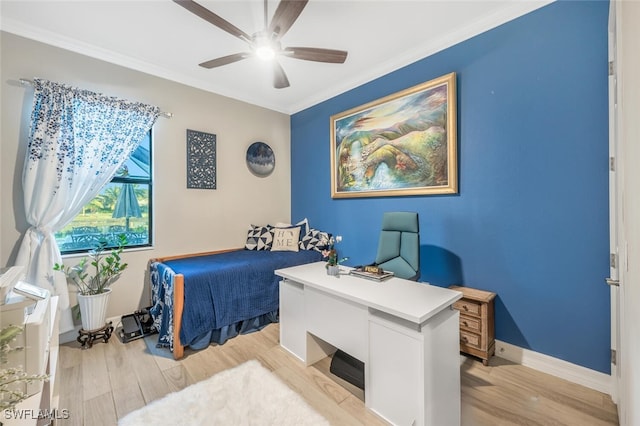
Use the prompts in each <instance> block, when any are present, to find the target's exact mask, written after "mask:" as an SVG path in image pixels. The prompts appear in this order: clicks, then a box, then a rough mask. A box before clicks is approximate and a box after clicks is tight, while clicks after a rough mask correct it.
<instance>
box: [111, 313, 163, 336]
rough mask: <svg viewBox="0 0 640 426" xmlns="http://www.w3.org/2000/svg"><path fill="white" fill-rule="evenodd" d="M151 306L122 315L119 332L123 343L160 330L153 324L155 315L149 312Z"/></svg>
mask: <svg viewBox="0 0 640 426" xmlns="http://www.w3.org/2000/svg"><path fill="white" fill-rule="evenodd" d="M150 308H151V307H149V308H144V309H140V310H139V311H135V312H134V313H132V314H129V315H123V316H122V320H121V321H122V327H118V330H117V334H118V337H120V340H121V341H122V342H123V343H129V342H130V341H132V340H135V339H139V338H141V337H145V336H150V335H151V334H156V333H157V332H158V330H156V328H155V327H154V325H153V317H152V316H151V314H149V309H150Z"/></svg>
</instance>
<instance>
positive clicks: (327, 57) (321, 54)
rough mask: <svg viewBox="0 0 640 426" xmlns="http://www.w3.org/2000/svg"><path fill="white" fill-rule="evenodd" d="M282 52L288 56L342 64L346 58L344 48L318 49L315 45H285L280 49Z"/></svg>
mask: <svg viewBox="0 0 640 426" xmlns="http://www.w3.org/2000/svg"><path fill="white" fill-rule="evenodd" d="M282 54H283V55H285V56H288V57H290V58H296V59H303V60H305V61H315V62H329V63H332V64H342V63H344V61H346V60H347V55H348V52H345V51H344V50H333V49H319V48H316V47H285V48H284V49H282Z"/></svg>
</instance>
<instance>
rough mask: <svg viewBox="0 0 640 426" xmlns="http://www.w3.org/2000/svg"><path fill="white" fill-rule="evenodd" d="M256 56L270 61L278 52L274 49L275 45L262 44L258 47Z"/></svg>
mask: <svg viewBox="0 0 640 426" xmlns="http://www.w3.org/2000/svg"><path fill="white" fill-rule="evenodd" d="M255 52H256V56H257V57H258V58H259V59H262V60H263V61H270V60H272V59H273V58H275V56H276V52H275V51H274V50H273V47H271V46H269V45H262V46H258V47H256V50H255Z"/></svg>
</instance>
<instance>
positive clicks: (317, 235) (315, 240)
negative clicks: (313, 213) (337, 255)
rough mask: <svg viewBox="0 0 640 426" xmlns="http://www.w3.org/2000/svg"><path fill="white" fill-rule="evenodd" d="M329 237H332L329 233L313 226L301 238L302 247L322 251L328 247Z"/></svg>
mask: <svg viewBox="0 0 640 426" xmlns="http://www.w3.org/2000/svg"><path fill="white" fill-rule="evenodd" d="M329 237H331V235H330V234H329V233H327V232H322V231H318V230H317V229H313V228H312V229H310V230H309V232H307V234H306V235H305V236H304V237H302V239H301V240H300V248H301V249H303V250H315V251H322V250H324V249H325V248H326V247H327V242H328V241H329Z"/></svg>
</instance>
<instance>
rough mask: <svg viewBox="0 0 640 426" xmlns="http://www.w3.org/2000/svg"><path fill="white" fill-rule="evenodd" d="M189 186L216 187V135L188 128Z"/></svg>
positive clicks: (198, 187)
mask: <svg viewBox="0 0 640 426" xmlns="http://www.w3.org/2000/svg"><path fill="white" fill-rule="evenodd" d="M187 188H197V189H216V135H214V134H211V133H204V132H198V131H195V130H188V129H187Z"/></svg>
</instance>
